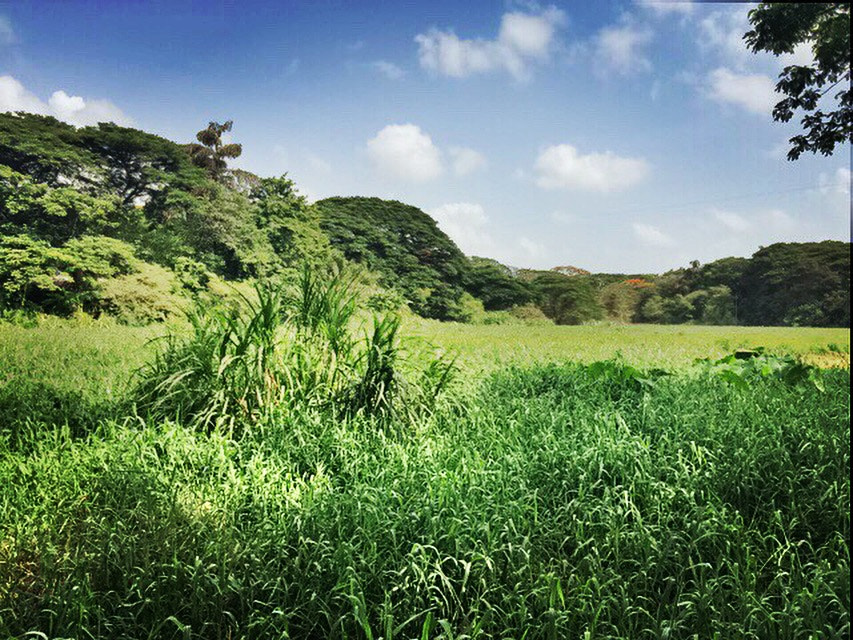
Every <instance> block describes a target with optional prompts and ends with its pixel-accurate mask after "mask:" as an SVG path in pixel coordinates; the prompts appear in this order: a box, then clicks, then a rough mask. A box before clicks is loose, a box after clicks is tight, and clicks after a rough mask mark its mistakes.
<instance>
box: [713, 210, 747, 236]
mask: <svg viewBox="0 0 853 640" xmlns="http://www.w3.org/2000/svg"><path fill="white" fill-rule="evenodd" d="M711 213H712V214H713V216H714V218H715V219H716V220H717V222H719V223H720V224H721V225H723V226H724V227H726V228H727V229H728V230H730V231H734V232H735V233H742V232H744V231H747V230H748V229H749V228H750V227H752V224H750V222H749V221H748V220H747V219H746V218H744V217H743V216H739V215H738V214H736V213H733V212H731V211H723V210H722V209H711Z"/></svg>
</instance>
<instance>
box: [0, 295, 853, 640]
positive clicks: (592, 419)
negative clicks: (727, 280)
mask: <svg viewBox="0 0 853 640" xmlns="http://www.w3.org/2000/svg"><path fill="white" fill-rule="evenodd" d="M309 284H310V283H307V284H306V285H305V286H306V287H308V288H310V287H309V286H308V285H309ZM302 293H303V294H305V295H303V297H302V298H301V299H300V300H290V301H287V300H284V301H282V300H277V299H274V298H269V299H266V300H264V299H262V300H261V302H260V303H259V304H258V305H256V306H255V307H252V308H248V309H245V310H244V314H243V315H242V316H241V317H240V318H234V317H232V318H230V319H229V318H226V317H224V316H215V315H211V316H210V317H202V318H197V319H196V320H195V321H194V323H193V324H192V325H191V326H190V327H181V328H180V330H179V331H178V333H177V335H176V336H175V337H173V339H172V340H171V341H169V340H162V341H159V342H157V341H155V342H154V343H151V342H149V341H150V339H151V338H153V337H156V336H158V335H162V334H163V332H164V330H165V329H164V328H163V327H160V328H156V327H154V328H130V327H125V326H120V325H117V324H112V323H106V322H105V323H101V322H86V321H80V320H78V321H59V320H49V321H45V322H42V323H40V324H39V325H38V326H35V327H31V328H25V327H20V326H15V325H0V385H2V386H0V421H2V423H0V489H1V490H0V636H3V637H6V636H8V637H46V638H118V637H129V638H131V637H132V638H222V639H226V638H229V639H230V638H373V639H379V638H383V639H385V640H390V639H391V638H417V639H426V638H442V639H447V640H449V639H451V638H452V639H457V640H461V639H463V638H527V639H533V638H584V639H586V638H589V639H593V638H649V639H651V638H755V639H762V640H763V639H765V638H779V639H782V638H790V639H794V638H843V637H849V634H850V565H849V545H850V480H849V477H850V473H849V472H850V405H849V399H850V395H849V382H850V374H849V335H850V334H849V330H846V329H845V330H834V329H794V328H786V329H765V328H743V327H723V328H721V327H714V328H711V327H698V326H677V327H664V326H643V327H636V326H604V325H602V326H581V327H557V326H520V325H499V326H470V325H457V324H451V323H444V324H442V323H437V322H429V321H421V320H415V319H411V318H410V319H406V320H404V322H403V324H402V326H400V327H398V326H397V325H396V324H395V322H394V321H393V320H387V319H386V320H387V321H386V322H377V323H370V322H368V323H366V324H365V325H364V327H363V328H362V330H360V331H354V330H352V329H351V323H352V321H353V310H352V308H351V307H350V306H348V305H349V302H348V300H347V299H346V296H345V295H342V294H340V292H335V291H328V290H327V291H325V292H322V291H321V292H320V294H318V295H319V298H317V299H318V300H320V302H321V303H322V304H319V303H318V304H319V306H317V304H315V302H312V301H311V300H314V299H313V298H312V299H311V300H309V298H310V296H309V294H310V295H315V293H316V292H314V293H312V292H311V291H306V290H305V288H303V292H302ZM336 296H337V297H336ZM324 305H325V306H324ZM282 317H283V318H285V320H284V324H283V325H279V324H278V323H279V322H280V318H282ZM365 334H366V335H365ZM429 345H431V346H429ZM758 346H762V347H765V348H766V349H767V353H766V354H764V355H761V356H759V357H758V358H756V359H755V362H756V363H757V364H754V365H753V364H750V362H751V361H746V362H744V361H734V360H729V361H726V362H717V363H716V364H708V363H706V364H705V365H701V364H694V360H695V359H697V358H710V359H712V360H718V359H720V358H723V356H725V355H726V354H729V353H731V352H732V351H734V350H735V349H738V348H742V347H750V348H752V347H758ZM158 353H159V355H155V354H158ZM442 354H443V355H442ZM454 355H455V357H456V360H455V362H454V363H452V364H451V362H450V359H451V358H452V357H453V356H454ZM596 363H597V364H596ZM814 364H821V365H833V366H834V368H826V369H822V370H817V369H815V368H814V367H813V365H814ZM134 372H137V373H136V374H135V375H136V377H134ZM225 418H227V420H226V419H225ZM28 634H29V635H28Z"/></svg>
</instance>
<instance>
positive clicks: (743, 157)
mask: <svg viewBox="0 0 853 640" xmlns="http://www.w3.org/2000/svg"><path fill="white" fill-rule="evenodd" d="M748 10H749V5H746V4H725V3H707V4H699V3H689V2H687V3H660V2H658V3H655V2H638V1H630V0H623V1H621V2H614V1H605V2H557V3H554V4H538V3H533V2H473V1H471V2H464V3H463V2H457V1H454V2H446V1H443V0H439V1H432V2H419V3H415V2H405V3H402V2H401V3H397V2H367V1H364V0H360V1H359V2H344V1H341V0H339V1H335V2H332V1H321V0H316V1H313V2H308V1H306V2H295V1H292V2H287V1H285V2H273V1H271V0H268V1H261V0H255V1H251V0H244V1H242V2H236V1H225V0H223V1H220V2H216V1H208V2H202V1H201V0H195V1H185V0H169V1H162V2H160V1H151V2H143V1H142V0H126V1H123V2H119V1H118V0H112V1H107V0H101V1H94V0H90V1H77V0H64V1H62V2H59V1H46V0H45V1H39V0H17V1H15V2H4V0H0V111H6V110H13V109H14V110H17V109H22V110H28V111H34V112H41V113H50V114H52V115H55V116H57V117H59V118H61V119H64V120H66V121H69V122H71V123H73V124H77V125H85V124H90V123H92V122H97V121H100V120H113V121H115V122H118V123H120V124H127V125H130V126H135V127H139V128H141V129H145V130H147V131H152V132H155V133H158V134H160V135H164V136H166V137H168V138H171V139H173V140H176V141H180V142H183V141H189V140H191V139H192V138H193V136H194V133H195V132H196V131H197V130H198V129H200V128H202V127H203V126H204V125H206V123H207V122H208V121H209V120H219V121H223V120H226V119H233V120H234V129H233V132H232V138H233V140H234V141H236V142H241V143H242V144H243V149H244V152H243V156H242V157H241V158H240V159H239V160H238V161H237V162H236V164H237V165H238V166H241V167H243V168H245V169H248V170H251V171H254V172H256V173H258V174H260V175H280V174H283V173H285V172H287V173H288V175H289V176H290V177H292V178H293V179H294V180H295V181H296V183H297V185H298V186H299V187H300V189H301V190H302V191H303V192H304V193H305V194H306V195H308V196H309V198H311V199H319V198H323V197H327V196H332V195H368V196H379V197H383V198H395V199H399V200H402V201H404V202H407V203H411V204H414V205H416V206H418V207H420V208H422V209H424V210H425V211H427V212H429V213H431V214H432V215H433V216H434V217H435V218H436V219H437V220H438V221H439V224H440V226H441V227H442V228H443V229H444V230H445V231H446V232H448V233H449V235H450V236H451V237H452V238H453V239H454V240H455V241H456V242H457V243H458V244H459V245H460V247H461V248H462V249H463V251H465V252H466V253H469V254H474V255H487V256H490V257H494V258H497V259H499V260H501V261H503V262H505V263H508V264H512V265H515V266H525V267H539V268H548V267H552V266H555V265H566V264H570V265H576V266H579V267H583V268H586V269H590V270H594V271H621V272H648V271H662V270H666V269H670V268H674V267H677V266H684V265H686V264H687V263H688V262H689V261H690V260H694V259H697V260H700V261H702V262H707V261H711V260H714V259H716V258H720V257H724V256H729V255H750V254H751V253H753V252H754V251H756V250H757V249H758V248H759V246H762V245H768V244H771V243H773V242H778V241H807V240H824V239H842V240H848V239H849V234H850V222H849V216H850V149H849V146H845V147H844V148H841V149H838V150H837V151H836V153H835V154H834V155H833V156H831V157H829V158H824V157H820V156H818V157H814V156H811V155H808V156H802V158H801V159H800V160H799V161H797V162H788V161H786V160H785V151H786V149H787V147H786V140H787V138H788V137H790V136H791V135H793V134H794V133H795V132H796V125H795V124H794V123H792V124H789V125H782V124H779V123H775V122H773V121H772V119H771V117H770V111H771V109H772V105H773V103H774V102H775V100H776V99H777V96H776V94H774V93H773V85H774V80H775V78H776V75H777V74H778V72H779V71H780V69H781V68H782V67H783V66H784V65H785V64H786V63H788V64H790V63H791V62H802V63H805V62H807V61H808V59H809V55H810V52H809V50H808V47H803V48H802V49H801V50H798V51H797V52H795V53H794V54H793V55H792V56H788V58H787V60H780V59H776V58H774V57H773V56H771V55H769V54H767V55H755V54H752V53H750V52H748V51H746V49H745V47H744V46H743V43H742V41H741V36H742V35H743V32H744V31H745V30H746V29H747V28H748V23H747V20H746V16H747V11H748Z"/></svg>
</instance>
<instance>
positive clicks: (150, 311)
mask: <svg viewBox="0 0 853 640" xmlns="http://www.w3.org/2000/svg"><path fill="white" fill-rule="evenodd" d="M181 286H183V287H185V286H186V285H183V284H179V283H178V281H176V278H175V274H174V273H173V272H171V271H169V270H168V269H165V268H163V267H161V266H159V265H155V264H148V263H144V262H143V263H140V264H139V266H138V271H137V272H136V273H129V274H126V275H121V276H114V277H111V278H104V279H101V280H99V281H98V283H97V300H96V302H95V303H94V304H93V307H94V309H93V311H95V312H97V313H104V314H107V315H109V316H110V317H113V318H115V319H116V320H118V321H119V322H121V323H124V324H128V325H146V324H150V323H152V322H164V321H166V320H168V319H170V318H172V317H176V316H180V315H181V311H182V309H184V308H185V307H186V306H187V305H188V301H187V300H186V298H184V297H182V296H181V295H179V294H178V293H176V291H178V290H180V288H181ZM206 291H207V290H206V289H201V288H200V289H194V290H193V293H194V294H195V295H199V294H201V293H204V292H206Z"/></svg>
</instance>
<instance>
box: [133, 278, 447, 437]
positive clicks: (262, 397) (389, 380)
mask: <svg viewBox="0 0 853 640" xmlns="http://www.w3.org/2000/svg"><path fill="white" fill-rule="evenodd" d="M237 302H238V304H236V305H232V306H230V307H227V308H219V307H196V308H195V309H194V310H193V311H192V312H191V313H189V314H188V320H189V324H190V327H191V331H190V332H189V333H187V332H185V331H181V332H174V333H170V334H168V335H166V336H164V337H162V338H160V339H159V341H161V342H162V347H161V348H160V349H159V350H158V351H157V353H156V356H155V357H154V359H153V360H152V361H151V363H150V364H148V365H147V366H145V367H143V368H142V369H141V370H140V372H139V376H138V377H139V383H138V385H137V387H136V389H135V392H134V395H133V398H134V400H135V403H136V406H137V408H138V410H139V411H140V414H141V415H143V416H145V417H148V418H153V419H175V420H178V421H180V422H183V423H185V424H188V425H191V426H194V427H196V428H200V429H203V430H207V431H210V430H211V429H214V428H219V429H224V430H226V431H232V430H233V429H234V428H235V427H239V426H241V425H242V426H245V425H249V424H253V423H256V422H258V420H260V419H261V418H262V417H263V416H264V415H266V414H268V413H269V412H270V411H275V412H277V413H279V414H280V413H281V412H282V411H287V410H293V409H295V408H297V407H301V406H318V407H322V408H325V409H329V408H331V409H332V410H333V411H334V412H336V413H337V414H338V415H341V416H350V417H351V416H354V415H358V414H365V415H369V416H385V415H390V413H391V412H392V411H393V410H395V409H396V405H397V404H399V403H401V402H405V403H406V404H408V405H410V406H409V409H408V410H409V413H411V410H412V408H413V407H412V405H418V404H423V403H425V402H432V401H433V400H434V398H435V396H436V395H437V393H438V392H440V391H441V390H442V388H443V387H444V386H445V384H446V382H447V380H448V379H449V376H448V375H447V372H448V371H449V370H450V369H451V368H452V364H451V363H444V361H443V360H442V359H438V360H436V361H435V362H431V363H429V364H428V365H427V368H426V369H425V370H424V371H425V372H426V374H427V375H426V377H425V376H424V375H423V374H421V375H418V376H416V379H417V380H419V381H421V382H422V383H423V384H424V385H426V386H429V392H428V393H418V392H417V390H415V392H413V393H408V394H406V397H405V399H404V398H403V397H402V392H403V390H404V389H406V388H407V387H409V386H412V384H411V383H409V384H408V385H407V384H405V383H404V382H403V378H404V373H403V371H404V369H405V368H406V364H407V363H405V362H403V360H404V359H405V358H404V353H403V352H402V351H401V349H400V346H399V341H398V336H397V332H398V329H399V326H400V320H399V318H398V317H396V316H393V315H388V316H384V317H382V318H378V317H374V318H373V322H372V328H371V329H370V330H369V331H368V332H367V333H366V334H365V335H364V337H363V338H360V337H359V335H358V334H359V331H360V329H359V327H358V326H357V324H356V323H355V322H354V314H355V310H356V294H355V292H354V291H353V289H352V286H351V283H350V282H348V281H347V280H346V279H344V277H343V276H340V275H336V276H333V277H331V278H329V279H326V280H321V279H319V278H317V277H316V276H315V275H314V274H312V272H311V271H309V270H307V269H305V270H303V271H302V273H301V275H300V278H299V280H298V282H297V286H296V287H295V290H294V291H289V292H288V291H286V290H285V289H283V288H281V287H273V286H269V285H258V286H257V287H256V289H255V296H254V297H253V298H249V297H247V296H241V297H240V298H239V299H238V301H237ZM415 369H416V368H415ZM439 370H444V371H445V375H443V376H440V377H439V376H436V375H432V373H434V372H435V371H439ZM415 408H416V407H415Z"/></svg>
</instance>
